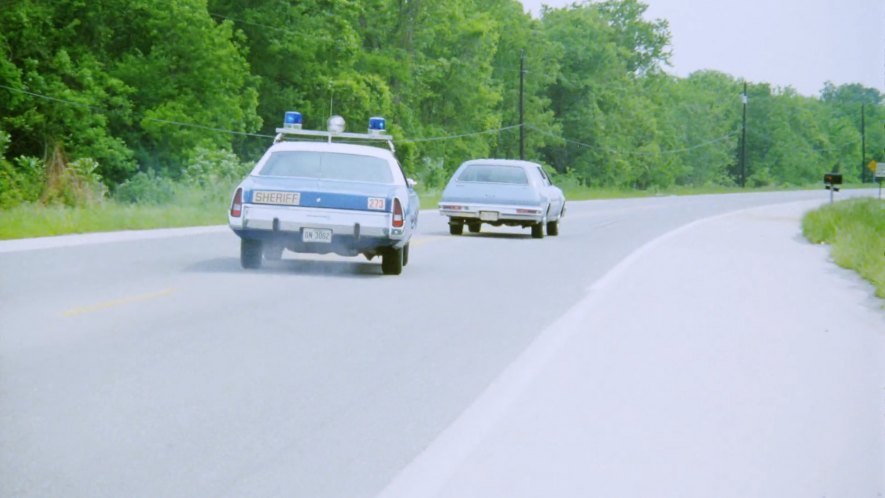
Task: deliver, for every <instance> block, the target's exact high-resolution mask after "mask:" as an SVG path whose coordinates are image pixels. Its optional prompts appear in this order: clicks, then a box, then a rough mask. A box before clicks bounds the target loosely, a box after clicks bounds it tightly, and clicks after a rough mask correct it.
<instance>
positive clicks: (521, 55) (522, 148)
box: [519, 50, 525, 159]
mask: <svg viewBox="0 0 885 498" xmlns="http://www.w3.org/2000/svg"><path fill="white" fill-rule="evenodd" d="M524 94H525V50H522V51H520V52H519V158H520V159H525V109H524V106H523V96H524Z"/></svg>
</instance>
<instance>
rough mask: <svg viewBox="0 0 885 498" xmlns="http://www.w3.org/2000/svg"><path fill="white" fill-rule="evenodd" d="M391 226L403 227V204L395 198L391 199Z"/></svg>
mask: <svg viewBox="0 0 885 498" xmlns="http://www.w3.org/2000/svg"><path fill="white" fill-rule="evenodd" d="M393 227H394V228H402V227H403V205H402V204H401V203H400V202H399V199H397V198H394V199H393Z"/></svg>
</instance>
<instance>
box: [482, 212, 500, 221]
mask: <svg viewBox="0 0 885 498" xmlns="http://www.w3.org/2000/svg"><path fill="white" fill-rule="evenodd" d="M479 219H481V220H482V221H498V212H497V211H480V212H479Z"/></svg>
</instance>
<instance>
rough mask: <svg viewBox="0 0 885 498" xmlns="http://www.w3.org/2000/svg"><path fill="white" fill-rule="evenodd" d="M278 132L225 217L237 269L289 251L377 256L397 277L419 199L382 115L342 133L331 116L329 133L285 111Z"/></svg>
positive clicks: (406, 256)
mask: <svg viewBox="0 0 885 498" xmlns="http://www.w3.org/2000/svg"><path fill="white" fill-rule="evenodd" d="M276 131H277V136H276V138H275V139H274V144H273V145H272V146H271V147H270V148H269V149H268V150H267V152H265V154H264V156H263V157H262V158H261V159H260V160H259V161H258V163H257V164H256V165H255V168H254V169H253V170H252V172H251V173H250V174H249V176H248V177H246V178H245V179H244V180H243V181H242V182H241V183H240V184H239V185H238V186H237V187H236V189H235V190H234V194H233V199H232V201H231V206H230V212H229V216H228V221H229V224H230V227H231V229H233V231H234V232H235V233H236V234H237V235H238V236H239V237H240V262H241V264H242V266H243V268H259V267H260V266H261V264H262V261H263V260H279V259H280V258H281V257H282V254H283V251H284V250H290V251H293V252H298V253H315V254H326V253H336V254H339V255H342V256H356V255H360V254H362V255H363V256H365V257H366V258H367V259H369V260H372V259H373V258H374V257H376V256H380V258H381V269H382V272H383V273H384V274H385V275H399V274H400V273H401V272H402V269H403V266H405V265H407V264H408V262H409V240H410V238H411V236H412V233H413V232H414V230H415V227H416V226H417V223H418V210H419V201H418V195H417V194H416V192H415V189H414V186H415V182H414V181H412V180H411V179H408V178H406V176H405V174H404V172H403V169H402V167H401V165H400V163H399V161H397V159H396V157H395V156H394V148H393V140H392V137H391V136H390V135H386V134H384V131H385V121H384V119H383V118H377V117H373V118H371V119H370V120H369V130H368V131H369V132H368V133H347V132H344V119H343V118H341V117H340V116H332V117H331V118H330V119H329V127H328V130H327V131H318V130H304V129H301V115H300V114H299V113H297V112H287V113H286V115H285V119H284V125H283V128H278V129H277V130H276ZM378 145H381V146H380V147H379V146H378Z"/></svg>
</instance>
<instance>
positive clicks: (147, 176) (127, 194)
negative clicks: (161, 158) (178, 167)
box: [114, 171, 176, 205]
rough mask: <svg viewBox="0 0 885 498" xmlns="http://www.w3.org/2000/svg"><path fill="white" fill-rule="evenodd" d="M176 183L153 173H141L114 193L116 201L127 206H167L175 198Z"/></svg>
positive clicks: (121, 185)
mask: <svg viewBox="0 0 885 498" xmlns="http://www.w3.org/2000/svg"><path fill="white" fill-rule="evenodd" d="M175 190H176V189H175V183H174V182H173V181H172V180H170V179H169V178H166V177H163V176H157V175H156V174H155V173H154V172H153V171H149V172H147V173H144V172H141V171H139V172H138V173H136V174H135V175H134V176H133V177H132V178H130V179H128V180H126V181H125V182H123V183H122V184H120V186H119V187H117V190H116V192H114V199H116V200H118V201H120V202H125V203H127V204H154V205H158V204H166V203H168V202H170V201H172V200H173V199H174V198H175Z"/></svg>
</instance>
